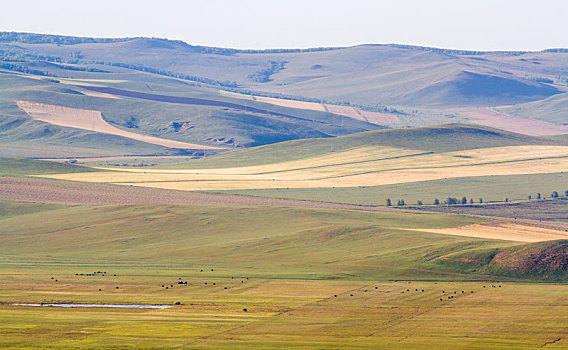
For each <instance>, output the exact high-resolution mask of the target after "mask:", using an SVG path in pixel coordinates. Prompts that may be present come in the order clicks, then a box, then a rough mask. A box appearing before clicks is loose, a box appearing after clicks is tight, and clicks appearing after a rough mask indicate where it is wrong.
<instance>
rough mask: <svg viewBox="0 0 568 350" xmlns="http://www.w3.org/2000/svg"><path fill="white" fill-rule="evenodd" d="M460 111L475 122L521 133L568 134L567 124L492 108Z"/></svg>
mask: <svg viewBox="0 0 568 350" xmlns="http://www.w3.org/2000/svg"><path fill="white" fill-rule="evenodd" d="M458 112H459V113H460V114H462V115H465V116H467V117H470V118H472V119H473V120H472V121H473V122H475V123H478V124H481V125H486V126H490V127H493V128H497V129H501V130H507V131H511V132H516V133H519V134H524V135H531V136H547V135H562V134H568V127H567V126H563V125H556V124H551V123H547V122H544V121H541V120H535V119H526V118H521V117H516V116H512V115H508V114H504V113H500V112H497V111H495V110H493V109H490V108H464V109H461V110H459V111H458Z"/></svg>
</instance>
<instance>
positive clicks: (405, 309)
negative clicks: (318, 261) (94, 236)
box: [0, 265, 568, 349]
mask: <svg viewBox="0 0 568 350" xmlns="http://www.w3.org/2000/svg"><path fill="white" fill-rule="evenodd" d="M93 268H94V267H93V266H85V265H83V266H77V267H75V269H70V268H65V269H61V268H58V267H56V266H53V267H51V268H50V269H45V267H44V268H42V269H21V268H7V266H5V265H4V266H2V267H1V272H2V274H1V275H0V285H1V286H2V288H1V290H0V298H1V300H2V301H3V303H4V304H3V305H0V347H2V348H23V347H25V348H46V347H49V348H54V349H65V348H74V349H83V348H84V349H92V348H97V349H116V348H130V347H132V348H190V349H209V348H211V349H214V348H233V349H235V348H236V349H241V348H242V349H276V348H288V349H289V348H302V349H306V348H310V349H312V348H318V349H377V348H389V349H394V348H400V349H409V348H416V349H418V348H420V349H439V348H467V349H495V348H500V349H522V348H527V349H529V348H538V347H545V346H546V347H552V348H563V347H566V346H568V339H567V338H566V331H567V329H566V324H568V311H567V310H568V289H567V287H566V286H565V285H542V284H519V283H500V282H481V281H480V282H433V281H431V282H424V281H397V282H395V281H357V280H354V281H334V280H305V279H293V280H290V279H261V278H250V279H246V278H245V277H242V276H239V277H237V278H235V279H232V278H230V277H228V276H220V275H219V274H217V273H215V272H210V271H207V270H205V271H204V272H202V273H200V272H199V270H197V269H193V270H173V269H168V268H160V269H155V270H152V271H142V270H141V269H137V268H135V267H129V268H124V267H121V268H113V267H112V266H105V267H104V268H105V269H106V270H108V271H107V273H108V275H106V276H104V277H103V276H100V275H99V276H94V277H84V276H75V274H74V272H91V270H93ZM95 269H96V268H95ZM115 272H118V274H117V276H112V275H111V273H113V274H114V273H115ZM51 276H55V278H56V279H58V282H55V281H54V280H51V279H50V277H51ZM178 276H182V278H183V280H184V281H187V282H188V285H178V284H177V282H178V281H179V280H178ZM241 281H243V283H241ZM205 282H207V283H208V284H207V285H206V284H205ZM162 285H166V286H168V287H169V286H170V285H173V287H170V288H168V289H165V288H164V287H162ZM116 287H119V289H116ZM99 288H100V289H101V291H99ZM225 288H227V289H225ZM16 302H36V303H42V302H76V303H112V304H120V303H144V304H168V305H173V306H174V307H172V308H169V309H154V310H152V309H150V310H148V309H110V308H89V309H85V308H59V307H31V306H14V305H10V304H11V303H16ZM177 302H179V305H175V304H176V303H177Z"/></svg>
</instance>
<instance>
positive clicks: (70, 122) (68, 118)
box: [17, 101, 222, 149]
mask: <svg viewBox="0 0 568 350" xmlns="http://www.w3.org/2000/svg"><path fill="white" fill-rule="evenodd" d="M17 104H18V107H20V109H22V110H23V111H24V112H26V113H27V114H28V115H29V116H30V117H31V118H33V119H35V120H40V121H43V122H46V123H50V124H54V125H59V126H65V127H70V128H76V129H83V130H89V131H94V132H100V133H103V134H110V135H117V136H122V137H127V138H130V139H134V140H137V141H142V142H146V143H150V144H153V145H158V146H163V147H168V148H180V149H222V148H220V147H211V146H203V145H197V144H192V143H187V142H181V141H174V140H167V139H162V138H159V137H154V136H148V135H140V134H136V133H133V132H129V131H124V130H121V129H118V128H115V127H114V126H112V125H110V124H109V123H107V122H106V121H105V120H104V119H103V117H102V114H101V112H99V111H92V110H86V109H77V108H68V107H61V106H54V105H48V104H43V103H35V102H28V101H17Z"/></svg>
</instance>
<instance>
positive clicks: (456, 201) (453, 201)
mask: <svg viewBox="0 0 568 350" xmlns="http://www.w3.org/2000/svg"><path fill="white" fill-rule="evenodd" d="M559 197H561V195H560V193H559V192H558V191H552V193H551V194H550V198H559ZM563 197H568V190H565V191H564V196H563ZM527 199H528V200H529V201H530V200H532V199H533V196H532V195H528V197H527ZM536 199H537V200H541V199H545V197H543V196H542V194H541V193H537V194H536ZM503 202H505V203H509V197H505V198H504V199H503ZM483 203H484V201H483V198H481V197H480V198H478V199H477V200H474V199H473V198H469V199H468V198H467V197H465V196H463V197H461V198H458V197H446V198H444V199H442V200H440V199H438V198H434V200H433V201H432V204H431V205H468V204H469V205H473V204H483ZM385 204H386V206H387V207H392V206H396V207H404V206H406V205H407V203H406V201H405V200H404V199H398V200H397V201H396V205H394V204H393V201H392V200H391V199H390V198H387V199H386V200H385ZM416 205H418V206H420V205H424V202H423V201H422V200H417V201H416Z"/></svg>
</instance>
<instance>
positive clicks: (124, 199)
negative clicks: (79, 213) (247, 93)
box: [0, 176, 390, 211]
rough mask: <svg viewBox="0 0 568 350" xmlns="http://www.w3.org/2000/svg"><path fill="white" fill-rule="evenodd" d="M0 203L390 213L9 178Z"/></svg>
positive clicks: (1, 184) (0, 182)
mask: <svg viewBox="0 0 568 350" xmlns="http://www.w3.org/2000/svg"><path fill="white" fill-rule="evenodd" d="M0 200H12V201H20V202H40V203H57V204H67V205H105V204H201V205H237V206H263V207H300V208H324V209H355V210H372V211H390V209H386V208H374V207H364V206H355V205H340V204H332V203H317V202H303V201H293V200H284V199H269V198H257V197H245V196H234V195H222V194H211V193H199V192H187V191H174V190H162V189H156V188H144V187H136V186H120V185H111V184H95V183H83V182H72V181H57V180H49V179H37V178H25V177H8V176H6V177H0Z"/></svg>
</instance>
